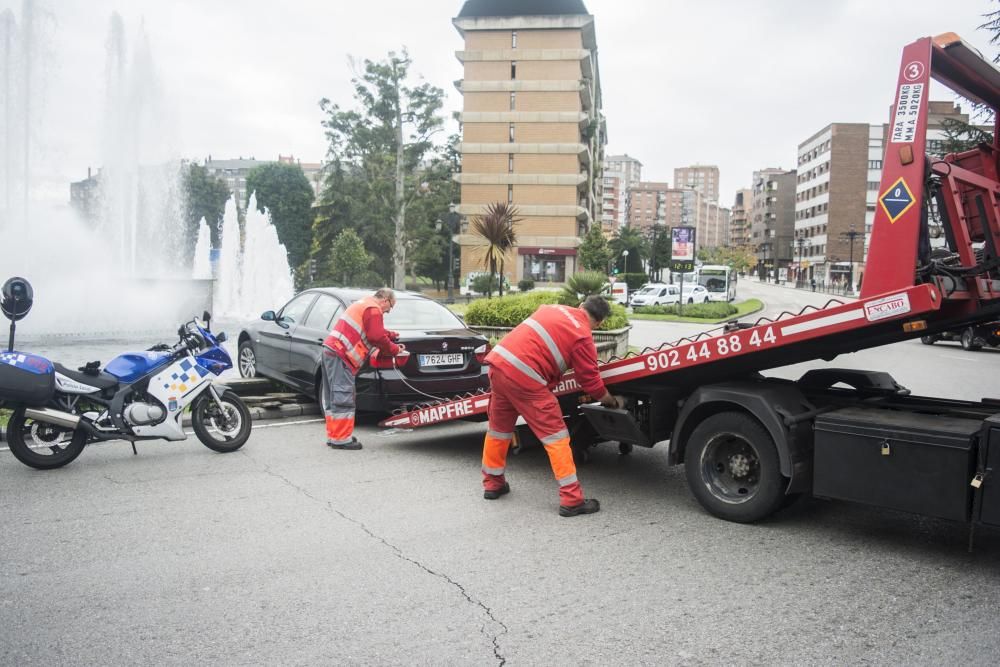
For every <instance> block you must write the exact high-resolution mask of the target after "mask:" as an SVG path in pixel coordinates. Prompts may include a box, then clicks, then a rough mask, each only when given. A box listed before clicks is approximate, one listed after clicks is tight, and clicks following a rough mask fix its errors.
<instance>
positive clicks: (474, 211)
mask: <svg viewBox="0 0 1000 667" xmlns="http://www.w3.org/2000/svg"><path fill="white" fill-rule="evenodd" d="M487 206H489V204H462V205H460V206H459V207H458V213H460V214H462V215H465V216H474V215H482V214H484V213H486V208H487ZM514 206H516V207H517V214H518V215H519V216H521V217H532V218H545V217H552V218H576V219H577V220H578V221H580V222H588V223H589V222H590V220H591V217H590V211H588V210H587V209H586V208H584V207H583V206H573V205H572V204H569V205H567V204H555V205H548V204H520V203H518V202H517V200H515V201H514Z"/></svg>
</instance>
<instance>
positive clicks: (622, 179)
mask: <svg viewBox="0 0 1000 667" xmlns="http://www.w3.org/2000/svg"><path fill="white" fill-rule="evenodd" d="M604 176H605V178H616V179H618V190H617V196H618V198H617V202H616V203H615V206H616V210H617V217H616V219H615V227H614V229H615V231H617V230H618V229H619V228H621V227H624V226H626V225H628V224H629V199H628V195H629V191H630V190H631V189H632V187H633V186H635V185H636V184H637V183H639V182H640V181H641V180H642V163H641V162H639V161H638V160H637V159H635V158H634V157H631V156H630V155H629V154H628V153H626V154H625V155H609V156H607V157H605V158H604Z"/></svg>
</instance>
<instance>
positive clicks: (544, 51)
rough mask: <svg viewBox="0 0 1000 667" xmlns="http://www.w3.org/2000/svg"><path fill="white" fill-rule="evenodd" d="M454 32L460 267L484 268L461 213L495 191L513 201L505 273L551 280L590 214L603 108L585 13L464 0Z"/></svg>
mask: <svg viewBox="0 0 1000 667" xmlns="http://www.w3.org/2000/svg"><path fill="white" fill-rule="evenodd" d="M452 22H453V24H454V25H455V27H456V28H457V29H458V32H459V34H460V35H461V36H462V37H463V38H464V40H465V45H464V49H463V50H461V51H459V52H458V53H457V56H458V59H459V61H460V62H461V63H462V65H463V68H464V77H463V79H462V80H460V81H458V82H456V85H457V86H458V89H459V91H460V92H461V93H462V95H463V103H462V115H461V123H462V143H461V145H460V146H459V151H460V152H461V155H462V173H461V174H456V176H455V178H456V180H457V181H458V182H459V183H460V184H461V190H462V196H461V205H460V208H459V212H460V213H461V214H462V215H463V216H464V218H465V223H463V227H462V230H461V233H460V234H459V235H458V236H457V238H456V241H457V242H458V244H459V246H460V248H461V252H460V262H461V274H462V276H463V277H464V276H465V275H467V274H468V273H470V272H472V271H481V270H483V253H482V242H481V240H480V239H478V237H476V236H475V235H473V234H469V233H468V219H469V218H470V217H471V216H474V215H478V214H480V213H482V212H484V211H485V209H486V207H487V206H489V205H490V204H492V203H495V202H508V203H511V204H513V205H514V206H516V207H517V210H518V217H519V218H520V221H519V222H518V223H517V224H516V226H515V232H516V234H517V240H518V245H517V247H516V248H514V249H513V251H512V253H511V255H510V256H508V257H507V261H506V266H507V267H510V269H511V270H509V271H508V277H509V278H510V279H511V282H512V283H513V282H516V281H517V280H521V279H524V278H530V279H533V280H535V281H542V282H553V283H561V282H564V281H565V280H566V276H567V275H571V274H572V273H574V272H575V271H576V270H577V262H576V255H577V248H578V246H579V245H580V242H581V237H582V236H583V235H584V234H585V233H586V231H587V229H588V228H589V226H590V225H591V224H593V223H595V222H598V221H600V220H601V216H602V213H603V201H602V197H601V186H602V182H600V181H597V175H598V174H599V173H600V165H601V161H602V159H603V151H604V144H605V143H606V140H605V132H606V128H605V120H604V117H603V115H602V113H601V86H600V76H599V73H598V67H597V41H596V38H595V33H594V17H593V16H591V15H590V14H588V13H587V9H586V7H585V6H584V4H583V2H582V1H581V0H535V1H534V2H529V1H527V0H517V1H501V0H466V2H465V4H464V5H463V6H462V9H461V11H460V12H459V15H458V17H456V18H455V19H454V20H453V21H452Z"/></svg>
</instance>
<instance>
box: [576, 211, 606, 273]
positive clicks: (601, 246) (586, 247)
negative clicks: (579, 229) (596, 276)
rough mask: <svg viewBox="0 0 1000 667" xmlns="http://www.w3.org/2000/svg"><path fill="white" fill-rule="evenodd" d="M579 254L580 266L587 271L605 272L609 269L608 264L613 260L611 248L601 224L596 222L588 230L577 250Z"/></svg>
mask: <svg viewBox="0 0 1000 667" xmlns="http://www.w3.org/2000/svg"><path fill="white" fill-rule="evenodd" d="M577 256H578V257H579V258H580V266H582V267H583V268H584V269H585V270H586V271H600V272H602V273H604V272H606V271H607V270H608V264H609V263H610V262H611V250H610V249H609V248H608V240H607V239H606V238H604V232H603V231H601V226H600V225H599V224H596V223H595V224H593V225H591V226H590V229H588V230H587V234H586V235H585V236H584V237H583V243H581V244H580V249H579V250H578V251H577Z"/></svg>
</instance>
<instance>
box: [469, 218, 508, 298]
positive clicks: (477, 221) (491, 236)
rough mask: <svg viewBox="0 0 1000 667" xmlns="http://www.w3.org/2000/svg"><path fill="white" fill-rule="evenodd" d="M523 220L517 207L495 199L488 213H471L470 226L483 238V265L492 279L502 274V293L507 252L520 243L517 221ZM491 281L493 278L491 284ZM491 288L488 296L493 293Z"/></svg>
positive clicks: (501, 293) (475, 234) (500, 288)
mask: <svg viewBox="0 0 1000 667" xmlns="http://www.w3.org/2000/svg"><path fill="white" fill-rule="evenodd" d="M517 222H520V218H518V217H517V207H516V206H513V205H512V204H507V203H505V202H495V203H493V204H490V205H489V206H488V207H487V208H486V212H485V213H481V214H479V215H474V216H472V220H471V221H470V223H469V229H470V231H471V232H472V234H473V235H474V236H478V237H479V240H480V243H481V245H480V251H481V252H482V254H483V268H484V269H486V270H487V271H489V273H490V276H491V278H492V277H493V276H497V275H498V274H499V280H498V281H497V292H498V293H499V295H500V296H503V271H504V264H505V262H506V258H507V253H508V251H510V250H511V249H512V248H513V247H514V246H515V245H517V233H516V232H515V231H514V224H515V223H517ZM492 282H493V281H492V280H491V281H490V283H491V285H492ZM492 292H493V290H492V287H491V288H490V290H489V291H488V292H487V294H486V296H487V297H492V296H493V293H492Z"/></svg>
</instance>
